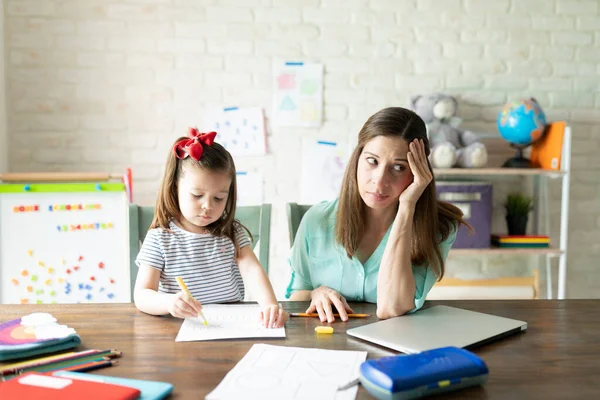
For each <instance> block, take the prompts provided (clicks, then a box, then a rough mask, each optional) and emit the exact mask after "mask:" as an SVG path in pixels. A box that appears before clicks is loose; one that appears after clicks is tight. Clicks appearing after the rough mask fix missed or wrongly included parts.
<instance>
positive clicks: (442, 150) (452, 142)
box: [411, 93, 488, 168]
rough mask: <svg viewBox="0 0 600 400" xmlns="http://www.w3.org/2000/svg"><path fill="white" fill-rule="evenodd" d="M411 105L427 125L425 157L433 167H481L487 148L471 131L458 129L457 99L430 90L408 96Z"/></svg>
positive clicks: (485, 158) (484, 162) (486, 156)
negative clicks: (427, 154) (428, 147)
mask: <svg viewBox="0 0 600 400" xmlns="http://www.w3.org/2000/svg"><path fill="white" fill-rule="evenodd" d="M411 103H412V109H413V111H415V112H416V113H417V114H418V115H419V116H420V117H421V118H422V119H423V121H425V124H426V125H427V135H428V136H429V145H430V146H431V155H430V156H429V161H430V162H431V165H432V166H433V167H434V168H452V167H462V168H482V167H485V165H486V164H487V158H488V154H487V149H486V147H485V145H484V144H483V143H481V142H480V141H479V139H478V138H477V135H476V134H475V133H473V132H471V131H465V130H462V129H459V128H458V126H459V125H460V123H461V119H460V118H459V117H457V116H456V114H457V109H458V103H457V101H456V99H455V98H454V97H452V96H449V95H445V94H442V93H433V94H430V95H427V96H416V97H413V98H412V99H411Z"/></svg>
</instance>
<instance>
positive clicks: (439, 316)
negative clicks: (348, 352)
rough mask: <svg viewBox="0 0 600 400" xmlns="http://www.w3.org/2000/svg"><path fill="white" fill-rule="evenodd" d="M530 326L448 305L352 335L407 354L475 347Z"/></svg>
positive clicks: (351, 331) (362, 328)
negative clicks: (439, 349) (440, 348)
mask: <svg viewBox="0 0 600 400" xmlns="http://www.w3.org/2000/svg"><path fill="white" fill-rule="evenodd" d="M525 329H527V323H526V322H523V321H517V320H514V319H509V318H503V317H497V316H495V315H490V314H483V313H479V312H474V311H468V310H463V309H460V308H454V307H448V306H435V307H431V308H427V309H423V310H419V311H417V312H415V313H414V314H409V315H404V316H402V317H397V318H391V319H387V320H384V321H379V322H375V323H373V324H369V325H363V326H360V327H358V328H352V329H349V330H348V331H347V333H348V335H350V336H354V337H357V338H359V339H362V340H366V341H368V342H372V343H376V344H378V345H380V346H383V347H388V348H390V349H394V350H397V351H400V352H403V353H410V354H412V353H420V352H422V351H425V350H431V349H435V348H438V347H446V346H455V347H472V346H476V345H480V344H483V343H486V342H489V341H492V340H496V339H498V338H500V337H502V336H506V335H509V334H512V333H516V332H520V331H524V330H525Z"/></svg>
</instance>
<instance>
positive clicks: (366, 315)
mask: <svg viewBox="0 0 600 400" xmlns="http://www.w3.org/2000/svg"><path fill="white" fill-rule="evenodd" d="M347 315H348V318H367V317H370V316H371V314H347ZM318 316H319V314H316V313H312V314H307V313H290V317H318ZM333 316H334V317H339V316H340V314H333Z"/></svg>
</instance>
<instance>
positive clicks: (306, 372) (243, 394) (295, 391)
mask: <svg viewBox="0 0 600 400" xmlns="http://www.w3.org/2000/svg"><path fill="white" fill-rule="evenodd" d="M366 358H367V352H366V351H346V350H322V349H310V348H302V347H285V346H272V345H268V344H255V345H253V346H252V348H251V349H250V351H248V353H246V355H245V356H244V358H242V359H241V360H240V362H238V363H237V365H236V366H235V367H234V368H233V369H232V370H231V371H229V373H228V374H227V375H226V376H225V378H224V379H223V380H222V381H221V383H220V384H219V385H218V386H217V387H216V388H215V390H213V391H212V392H210V393H209V394H208V396H206V399H207V400H217V399H218V400H221V399H260V400H263V399H298V400H300V399H306V400H315V399H319V400H327V399H335V400H351V399H354V398H355V397H356V392H357V391H358V386H353V387H351V388H349V389H346V390H342V391H338V390H337V389H338V387H340V386H341V385H344V384H346V383H348V382H350V381H352V380H354V379H356V378H357V377H358V375H359V369H360V364H361V363H362V362H363V361H365V359H366Z"/></svg>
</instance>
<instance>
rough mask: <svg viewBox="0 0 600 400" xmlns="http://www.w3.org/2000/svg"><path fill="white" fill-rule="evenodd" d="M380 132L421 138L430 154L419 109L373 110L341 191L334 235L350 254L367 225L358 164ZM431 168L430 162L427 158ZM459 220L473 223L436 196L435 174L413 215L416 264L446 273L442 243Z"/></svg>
mask: <svg viewBox="0 0 600 400" xmlns="http://www.w3.org/2000/svg"><path fill="white" fill-rule="evenodd" d="M377 136H388V137H399V138H402V139H403V140H404V141H406V143H410V142H412V141H413V140H414V139H422V140H423V143H424V144H425V154H426V155H427V156H429V153H430V148H429V140H428V139H427V129H426V127H425V123H424V122H423V120H422V119H421V117H419V116H418V115H417V114H416V113H414V112H413V111H411V110H408V109H406V108H402V107H389V108H384V109H383V110H380V111H378V112H377V113H375V114H373V115H372V116H371V117H370V118H369V119H368V120H367V122H365V124H364V125H363V127H362V129H361V130H360V132H359V133H358V144H357V145H356V147H355V149H354V152H353V153H352V155H351V156H350V161H349V162H348V165H347V166H346V171H345V173H344V179H343V183H342V189H341V192H340V198H339V204H338V210H337V218H336V223H335V237H336V240H337V242H338V243H339V244H341V245H342V246H344V248H345V249H346V254H347V255H348V257H349V258H351V257H352V256H353V255H354V254H355V253H356V250H357V249H358V246H359V245H360V243H361V241H362V239H363V236H364V227H365V226H366V215H367V213H366V207H367V206H366V205H365V203H364V202H363V200H362V198H361V197H360V194H359V192H358V181H357V177H356V174H357V168H358V160H359V158H360V155H361V153H362V151H363V149H364V147H365V145H366V144H367V142H369V141H371V140H372V139H374V138H376V137H377ZM427 165H428V167H429V170H430V171H432V175H433V170H432V168H431V164H430V163H429V160H427ZM460 224H464V225H466V226H467V227H469V229H470V226H469V225H468V224H467V223H466V222H465V221H464V219H463V213H462V211H460V209H459V208H458V207H455V206H453V205H452V204H449V203H446V202H444V201H439V200H437V195H436V190H435V178H433V179H432V180H431V182H430V183H429V185H427V187H426V188H425V191H424V192H423V194H421V197H420V198H419V200H418V201H417V204H416V206H415V216H414V219H413V237H412V244H411V257H410V258H411V262H412V264H413V265H420V266H423V265H429V266H431V267H432V268H433V270H434V272H435V273H436V276H437V277H438V279H442V277H443V276H444V259H443V257H442V253H441V250H440V243H442V242H443V241H445V240H446V239H448V236H449V235H450V233H451V232H452V231H453V230H455V229H458V226H459V225H460Z"/></svg>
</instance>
